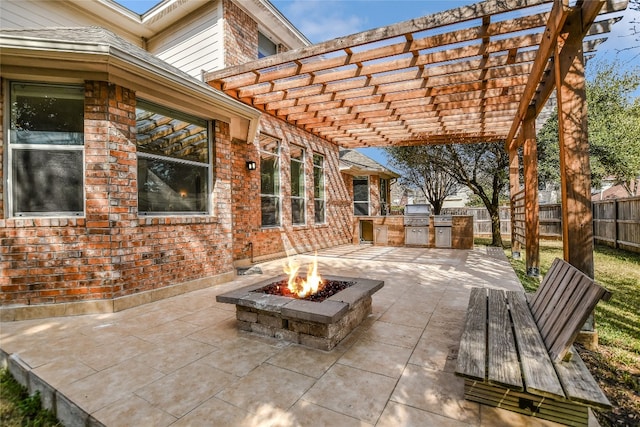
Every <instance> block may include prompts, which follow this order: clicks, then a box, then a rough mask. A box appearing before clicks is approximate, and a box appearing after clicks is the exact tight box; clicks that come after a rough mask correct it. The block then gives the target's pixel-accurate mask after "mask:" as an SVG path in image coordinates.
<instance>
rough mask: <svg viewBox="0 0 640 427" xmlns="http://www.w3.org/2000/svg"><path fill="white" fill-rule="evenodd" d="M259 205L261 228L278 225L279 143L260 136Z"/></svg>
mask: <svg viewBox="0 0 640 427" xmlns="http://www.w3.org/2000/svg"><path fill="white" fill-rule="evenodd" d="M260 203H261V207H262V208H261V211H262V226H263V227H277V226H279V225H280V141H278V140H277V139H275V138H273V137H270V136H268V135H261V136H260Z"/></svg>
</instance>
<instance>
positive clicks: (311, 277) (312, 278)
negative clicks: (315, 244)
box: [283, 257, 323, 298]
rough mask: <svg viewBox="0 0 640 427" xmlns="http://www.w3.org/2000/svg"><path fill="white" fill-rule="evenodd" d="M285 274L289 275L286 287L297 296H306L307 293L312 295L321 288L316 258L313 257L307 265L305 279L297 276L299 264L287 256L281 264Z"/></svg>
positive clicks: (321, 283)
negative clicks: (311, 261)
mask: <svg viewBox="0 0 640 427" xmlns="http://www.w3.org/2000/svg"><path fill="white" fill-rule="evenodd" d="M283 270H284V272H285V274H288V275H289V281H288V285H287V287H288V288H289V291H290V292H291V293H292V294H295V295H297V296H298V297H299V298H306V297H307V296H309V295H313V294H315V293H316V292H318V290H320V289H322V286H323V282H322V277H320V275H319V274H318V259H317V257H314V258H313V263H312V264H310V265H309V268H308V270H307V278H306V280H305V279H303V278H301V277H299V276H298V270H300V264H299V263H298V262H297V261H296V260H294V259H292V258H287V262H286V264H285V265H284V266H283Z"/></svg>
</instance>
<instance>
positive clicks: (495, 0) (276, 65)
mask: <svg viewBox="0 0 640 427" xmlns="http://www.w3.org/2000/svg"><path fill="white" fill-rule="evenodd" d="M626 7H627V0H622V1H615V0H613V1H609V2H607V1H603V0H578V1H573V2H571V3H570V2H569V0H555V1H554V0H488V1H485V2H481V3H477V4H473V5H469V6H464V7H460V8H457V9H452V10H448V11H444V12H440V13H436V14H434V15H430V16H425V17H421V18H416V19H412V20H409V21H405V22H402V23H398V24H395V25H390V26H386V27H381V28H377V29H374V30H370V31H365V32H361V33H358V34H354V35H350V36H346V37H341V38H337V39H334V40H330V41H327V42H323V43H319V44H315V45H312V46H307V47H303V48H300V49H296V50H291V51H287V52H283V53H280V54H278V55H274V56H269V57H266V58H262V59H260V60H257V61H253V62H249V63H246V64H242V65H239V66H235V67H230V68H225V69H223V70H220V71H213V72H209V73H206V74H205V80H206V81H207V82H208V83H209V84H210V85H211V86H213V87H215V88H218V89H220V90H222V91H224V92H225V93H227V94H229V95H231V96H232V97H234V98H236V99H239V100H241V101H243V102H245V103H247V104H249V105H252V106H253V107H255V108H257V109H259V110H261V111H263V112H265V113H268V114H271V115H273V116H275V117H278V118H281V119H283V120H285V121H287V122H288V123H291V124H293V125H295V126H298V127H300V128H302V129H304V130H306V131H308V132H310V133H312V134H314V135H317V136H319V137H321V138H324V139H326V140H328V141H330V142H332V143H335V144H337V145H339V146H341V147H345V148H357V147H386V146H406V145H421V144H454V143H455V144H459V143H479V142H501V143H504V144H505V147H506V149H507V150H508V152H509V155H510V159H511V165H510V181H511V187H510V188H511V195H512V199H513V200H518V199H522V200H523V205H524V210H523V215H524V219H525V221H524V223H525V227H524V228H525V229H526V232H525V233H519V234H524V240H523V243H524V245H525V247H526V260H527V268H528V270H529V271H530V272H532V273H536V272H537V269H538V261H539V256H538V240H539V232H538V191H537V189H538V182H537V160H536V159H537V152H536V130H535V119H536V117H538V115H539V114H540V113H541V111H542V110H543V108H544V107H545V105H546V103H547V100H548V99H549V97H550V96H551V95H552V94H553V91H554V89H555V90H556V91H555V94H556V98H557V101H558V111H559V128H560V129H561V132H560V141H559V143H560V156H561V159H560V161H561V167H562V171H561V177H562V189H561V191H562V207H563V218H562V219H563V239H564V240H563V241H564V249H565V259H566V260H567V261H568V262H570V263H571V264H573V265H574V266H576V267H577V268H579V269H580V270H582V271H584V272H585V273H586V274H588V275H589V276H591V277H593V232H592V225H591V204H590V200H591V198H590V170H589V155H588V140H587V127H586V97H585V82H584V60H585V59H584V57H585V54H588V53H591V52H594V51H595V49H596V47H597V46H598V44H600V43H601V42H602V41H604V40H605V39H603V38H598V36H599V35H601V34H604V33H607V32H609V31H610V29H611V26H612V25H613V24H614V23H615V22H616V21H617V19H615V18H610V19H607V18H606V17H604V18H602V19H601V20H599V19H600V18H599V16H601V15H606V14H608V13H611V12H617V11H621V10H624V9H625V8H626ZM596 20H597V21H596ZM520 149H522V156H523V159H524V162H523V166H524V185H523V187H524V189H523V190H521V183H520V179H519V157H518V153H519V150H520ZM518 195H521V197H519V196H518ZM512 203H513V202H512ZM512 208H513V206H512ZM517 234H518V233H515V234H514V235H513V236H512V238H513V240H514V245H515V246H516V247H517V245H518V243H517V242H518V240H519V239H518V238H517Z"/></svg>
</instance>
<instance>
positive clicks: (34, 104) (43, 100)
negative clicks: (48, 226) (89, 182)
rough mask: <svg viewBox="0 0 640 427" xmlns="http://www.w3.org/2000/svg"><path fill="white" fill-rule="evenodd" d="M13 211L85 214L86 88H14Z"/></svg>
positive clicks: (10, 177)
mask: <svg viewBox="0 0 640 427" xmlns="http://www.w3.org/2000/svg"><path fill="white" fill-rule="evenodd" d="M9 91H10V99H11V123H10V125H9V138H8V140H9V150H8V151H9V152H8V160H9V161H8V166H9V173H8V174H7V178H8V185H7V188H8V192H9V211H10V212H11V213H12V215H14V216H44V215H47V216H61V215H83V214H84V88H83V87H81V86H59V85H46V84H33V83H18V82H14V83H11V86H10V89H9Z"/></svg>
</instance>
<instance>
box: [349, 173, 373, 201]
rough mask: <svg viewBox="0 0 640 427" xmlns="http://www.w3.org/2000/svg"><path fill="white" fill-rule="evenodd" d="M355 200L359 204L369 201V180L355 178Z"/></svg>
mask: <svg viewBox="0 0 640 427" xmlns="http://www.w3.org/2000/svg"><path fill="white" fill-rule="evenodd" d="M353 200H356V201H359V202H368V201H369V180H368V179H366V178H365V179H359V178H354V180H353Z"/></svg>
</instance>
